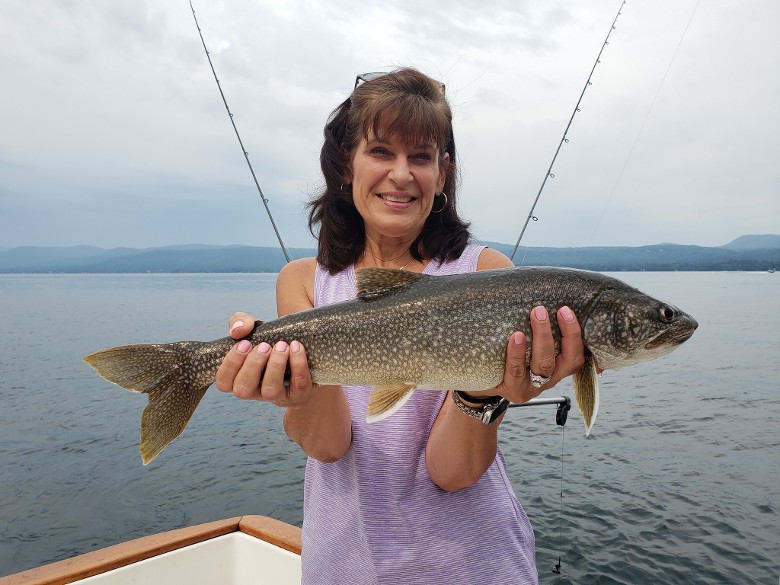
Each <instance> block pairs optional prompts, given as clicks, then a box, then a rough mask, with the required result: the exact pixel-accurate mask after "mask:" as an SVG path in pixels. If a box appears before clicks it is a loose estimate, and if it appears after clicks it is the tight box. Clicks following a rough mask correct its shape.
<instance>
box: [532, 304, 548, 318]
mask: <svg viewBox="0 0 780 585" xmlns="http://www.w3.org/2000/svg"><path fill="white" fill-rule="evenodd" d="M534 315H536V320H537V321H547V309H545V308H544V307H536V308H535V309H534Z"/></svg>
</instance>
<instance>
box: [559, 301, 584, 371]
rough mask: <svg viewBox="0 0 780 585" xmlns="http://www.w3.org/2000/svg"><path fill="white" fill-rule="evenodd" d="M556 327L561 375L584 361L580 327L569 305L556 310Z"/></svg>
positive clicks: (578, 367) (579, 366)
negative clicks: (559, 343)
mask: <svg viewBox="0 0 780 585" xmlns="http://www.w3.org/2000/svg"><path fill="white" fill-rule="evenodd" d="M558 327H560V328H561V355H560V356H559V358H558V365H559V368H560V370H561V373H562V375H563V376H564V377H565V376H568V375H569V374H573V373H574V372H576V371H577V370H579V369H580V368H581V367H582V364H583V363H585V343H584V342H583V340H582V329H581V328H580V324H579V322H578V321H577V318H576V317H575V315H574V312H573V311H572V310H571V309H570V308H569V307H561V308H560V309H559V310H558Z"/></svg>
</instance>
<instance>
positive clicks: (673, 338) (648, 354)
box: [582, 288, 699, 370]
mask: <svg viewBox="0 0 780 585" xmlns="http://www.w3.org/2000/svg"><path fill="white" fill-rule="evenodd" d="M698 326H699V325H698V323H697V322H696V320H695V319H694V318H693V317H691V316H690V315H689V314H688V313H686V312H684V311H681V310H680V309H678V308H677V307H675V306H674V305H670V304H668V303H664V302H663V301H659V300H657V299H654V298H653V297H651V296H648V295H646V294H644V293H643V292H641V291H639V290H636V289H633V288H626V289H622V288H610V289H606V290H603V291H601V293H599V295H598V296H597V298H596V299H595V301H594V303H593V306H592V309H591V311H590V312H589V313H588V315H587V317H586V319H585V321H584V323H582V336H583V339H584V340H585V345H586V346H587V347H588V349H589V350H590V351H591V353H592V354H593V355H594V356H595V357H596V361H597V362H598V365H599V366H600V367H601V368H602V369H605V370H606V369H613V370H617V369H620V368H622V367H625V366H630V365H632V364H638V363H641V362H647V361H650V360H654V359H656V358H659V357H661V356H664V355H666V354H668V353H670V352H671V351H673V350H674V349H675V348H677V347H678V346H679V345H680V344H682V343H684V342H685V341H687V340H688V339H689V338H690V337H691V335H693V332H694V331H695V330H696V328H697V327H698Z"/></svg>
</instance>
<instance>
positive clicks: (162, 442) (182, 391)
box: [84, 340, 235, 465]
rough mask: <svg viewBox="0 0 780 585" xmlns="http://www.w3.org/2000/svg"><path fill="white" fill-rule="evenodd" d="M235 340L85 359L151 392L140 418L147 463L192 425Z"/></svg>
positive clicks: (130, 349)
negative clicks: (191, 419)
mask: <svg viewBox="0 0 780 585" xmlns="http://www.w3.org/2000/svg"><path fill="white" fill-rule="evenodd" d="M231 343H235V342H234V341H232V340H220V341H219V342H211V343H202V342H194V341H180V342H177V343H167V344H142V345H124V346H121V347H114V348H111V349H106V350H103V351H99V352H96V353H93V354H91V355H88V356H87V357H85V358H84V361H85V362H87V363H88V364H89V365H90V366H92V367H93V368H95V370H96V371H97V373H98V374H99V375H100V376H101V377H103V378H105V379H106V380H108V381H109V382H112V383H114V384H117V385H119V386H122V387H123V388H126V389H127V390H130V391H132V392H140V393H144V394H146V395H147V396H148V399H149V402H148V404H147V405H146V408H145V409H144V412H143V414H142V416H141V447H140V451H141V459H143V462H144V465H146V464H147V463H149V462H150V461H152V459H154V458H155V457H157V455H159V453H160V452H161V451H162V450H163V449H164V448H165V447H166V446H167V445H168V444H169V443H170V442H171V441H173V440H174V439H175V438H176V437H178V436H179V435H180V434H181V433H182V431H183V430H184V427H186V426H187V423H188V422H189V420H190V418H191V417H192V414H193V413H194V412H195V409H196V408H197V406H198V403H200V401H201V399H202V398H203V395H204V394H205V393H206V390H207V389H208V387H209V386H210V385H211V384H213V383H214V377H215V374H216V370H217V368H218V367H219V363H220V362H221V360H222V358H223V357H224V355H225V353H227V351H228V350H229V348H230V344H231ZM221 345H225V348H222V347H221ZM210 354H214V355H213V356H211V355H210Z"/></svg>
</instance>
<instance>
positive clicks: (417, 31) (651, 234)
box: [0, 0, 780, 248]
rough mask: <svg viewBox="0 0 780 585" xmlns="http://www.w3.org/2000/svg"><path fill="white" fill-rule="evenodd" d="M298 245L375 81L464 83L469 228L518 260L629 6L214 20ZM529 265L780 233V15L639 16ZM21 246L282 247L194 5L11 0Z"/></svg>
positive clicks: (209, 9) (321, 5)
mask: <svg viewBox="0 0 780 585" xmlns="http://www.w3.org/2000/svg"><path fill="white" fill-rule="evenodd" d="M193 2H194V6H195V10H196V14H197V16H198V20H199V22H200V26H201V28H202V30H203V35H204V38H205V41H206V44H207V46H208V47H209V50H210V52H211V55H212V58H213V61H214V67H215V68H216V71H217V74H218V76H219V78H220V82H221V84H222V88H223V90H224V92H225V95H226V98H227V101H228V104H229V105H230V108H231V111H232V112H233V114H234V116H235V117H234V120H235V122H236V125H237V127H238V130H239V132H240V134H241V137H242V139H243V141H244V145H245V147H246V150H247V151H248V152H249V157H250V160H251V162H252V165H253V167H254V169H255V173H256V175H257V178H258V181H259V183H260V185H261V187H262V189H263V192H264V194H265V196H266V198H267V199H268V201H269V206H270V209H271V212H272V214H273V216H274V219H275V220H276V223H277V224H278V226H279V230H280V232H281V236H282V238H283V240H284V242H285V245H286V246H288V247H309V246H312V245H313V244H314V241H313V239H312V237H311V235H310V234H309V233H308V230H307V227H306V219H307V218H306V213H305V210H304V204H305V202H306V201H307V200H308V199H309V198H310V197H312V196H314V195H316V194H317V193H318V191H319V189H320V188H321V186H322V181H321V178H320V173H319V149H320V146H321V140H322V128H323V126H324V124H325V121H326V119H327V117H328V115H329V113H330V112H331V111H332V110H333V109H334V108H335V107H336V106H337V105H338V104H339V103H340V102H341V101H343V100H344V99H345V98H346V97H347V96H348V95H349V93H350V92H351V90H352V87H353V85H354V80H355V75H356V74H357V73H363V72H369V71H386V70H390V69H392V68H395V67H399V66H407V65H408V66H414V67H417V68H418V69H420V70H422V71H423V72H425V73H427V74H429V75H431V76H432V77H435V78H437V79H439V80H441V81H443V82H444V83H445V84H446V93H447V97H448V99H449V100H450V103H451V105H452V107H453V110H454V115H455V119H454V124H455V137H456V140H457V145H458V157H459V164H460V167H461V168H460V171H461V184H460V188H459V199H460V201H459V210H460V212H461V214H462V215H463V216H464V217H465V218H466V219H468V220H469V221H471V223H472V230H473V234H474V236H475V237H476V238H478V239H482V240H490V241H497V242H503V243H509V244H514V243H515V241H516V240H517V237H518V236H519V234H520V231H521V229H522V227H523V224H524V222H525V221H526V218H527V217H528V215H529V211H530V209H531V205H532V204H533V201H534V199H535V197H536V195H537V193H538V191H539V188H540V186H541V184H542V181H543V180H544V178H545V176H546V172H547V169H548V167H549V166H550V163H551V161H552V157H553V155H554V153H555V151H556V149H557V148H558V145H559V143H560V141H561V137H562V135H563V132H564V129H565V128H566V125H567V123H568V122H569V119H570V117H571V115H572V112H573V110H574V107H575V104H576V103H577V100H578V98H579V97H580V94H581V92H582V90H583V87H584V86H585V81H586V79H587V78H588V74H589V73H590V71H591V68H592V67H593V65H594V62H595V60H596V56H597V54H598V52H599V50H600V49H601V47H602V43H603V42H604V39H605V38H606V36H607V33H608V32H609V31H610V30H611V29H610V26H611V24H612V22H613V20H614V19H615V16H616V14H617V12H618V9H619V8H620V7H621V3H620V2H619V1H616V0H609V1H606V0H589V1H588V2H583V1H581V0H580V1H577V0H548V1H545V2H537V1H532V0H493V1H492V2H484V1H481V2H477V1H476V0H450V1H448V2H435V1H431V2H423V3H420V2H411V1H407V0H397V1H395V2H392V3H378V4H376V5H374V4H373V3H371V2H365V1H364V0H331V1H325V0H322V1H314V0H310V1H296V0H225V1H223V2H217V1H209V2H206V1H205V0H193ZM615 27H616V28H615V29H614V30H612V31H611V35H610V37H609V44H608V45H607V46H606V47H605V48H604V51H603V54H602V55H601V59H600V61H601V62H600V63H599V64H598V65H597V66H596V68H595V70H594V72H593V76H592V79H591V82H592V85H590V86H588V88H587V91H586V92H585V94H584V96H583V98H582V102H581V104H580V111H579V112H578V113H577V115H576V116H575V117H574V119H573V122H572V124H571V128H570V129H569V131H568V133H567V139H568V142H566V143H564V144H563V146H562V147H561V150H560V153H559V155H558V158H557V161H556V163H555V165H554V167H553V170H552V172H553V174H554V177H551V178H549V179H548V181H547V184H546V186H545V188H544V190H543V192H542V195H541V198H540V200H539V203H538V205H537V207H536V209H535V211H534V216H535V217H536V218H538V221H532V222H530V223H529V226H528V229H527V230H526V232H525V235H524V236H523V240H522V244H523V245H528V246H559V247H568V246H573V247H580V246H602V245H603V246H642V245H649V244H657V243H663V242H674V243H678V244H695V245H702V246H720V245H724V244H726V243H728V242H730V241H731V240H733V239H735V238H737V237H739V236H741V235H744V234H766V233H774V234H780V108H779V107H778V104H780V41H778V35H777V30H780V2H777V0H743V1H741V2H734V1H733V0H728V1H726V0H643V1H640V0H636V1H629V2H626V3H625V4H624V5H623V7H622V9H621V14H620V15H619V16H618V18H617V22H616V24H615ZM0 38H2V39H3V42H2V43H0V79H2V87H3V89H2V91H0V248H10V247H15V246H27V245H35V246H72V245H91V246H100V247H104V248H113V247H120V246H128V247H135V248H147V247H155V246H166V245H178V244H192V243H201V244H217V245H232V244H240V245H252V246H274V245H276V237H275V235H274V233H273V230H272V228H271V225H270V222H269V220H268V217H267V215H266V212H265V209H264V207H263V205H262V202H261V200H260V197H259V195H258V193H257V190H256V188H255V185H254V182H253V180H252V177H251V175H250V173H249V170H248V168H247V166H246V162H245V160H244V158H243V154H242V152H241V149H240V147H239V145H238V142H237V140H236V137H235V134H234V133H233V129H232V126H231V125H230V121H229V119H228V116H227V113H226V111H225V109H224V105H223V104H222V100H221V98H220V95H219V92H218V90H217V86H216V83H215V81H214V79H213V77H212V73H211V70H210V69H209V66H208V62H207V60H206V57H205V54H204V52H203V48H202V46H201V44H200V39H199V37H198V34H197V29H196V28H195V23H194V21H193V17H192V11H191V10H190V6H189V4H188V3H187V1H185V0H176V1H173V0H154V1H152V0H148V1H143V0H92V1H87V0H69V1H67V2H62V1H61V0H36V1H35V2H30V1H29V0H4V1H3V17H2V18H0Z"/></svg>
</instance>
